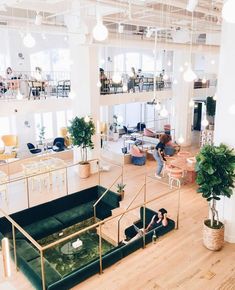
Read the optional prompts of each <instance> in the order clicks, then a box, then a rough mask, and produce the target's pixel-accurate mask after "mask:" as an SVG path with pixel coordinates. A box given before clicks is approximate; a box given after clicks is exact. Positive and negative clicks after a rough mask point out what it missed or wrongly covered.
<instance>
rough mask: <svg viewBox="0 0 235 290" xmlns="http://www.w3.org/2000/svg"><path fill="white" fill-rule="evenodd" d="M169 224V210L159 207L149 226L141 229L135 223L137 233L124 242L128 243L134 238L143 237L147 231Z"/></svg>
mask: <svg viewBox="0 0 235 290" xmlns="http://www.w3.org/2000/svg"><path fill="white" fill-rule="evenodd" d="M167 225H168V219H167V211H166V210H165V209H164V208H161V209H159V211H157V215H154V216H153V217H152V219H151V221H150V223H149V224H148V226H147V227H146V228H145V229H143V228H142V229H139V228H138V227H137V226H136V225H135V224H134V225H133V226H134V228H135V230H136V232H137V234H136V235H135V236H134V237H133V238H132V239H130V240H123V241H122V243H124V244H128V243H130V242H132V241H134V240H137V239H138V238H140V237H142V236H143V235H144V233H147V232H149V231H151V230H153V229H157V228H160V227H166V226H167Z"/></svg>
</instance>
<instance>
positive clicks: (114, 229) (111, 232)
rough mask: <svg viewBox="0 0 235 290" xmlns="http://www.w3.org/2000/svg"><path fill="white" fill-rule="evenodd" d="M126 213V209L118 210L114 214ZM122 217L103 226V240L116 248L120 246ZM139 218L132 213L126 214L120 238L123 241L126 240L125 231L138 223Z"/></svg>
mask: <svg viewBox="0 0 235 290" xmlns="http://www.w3.org/2000/svg"><path fill="white" fill-rule="evenodd" d="M123 211H125V209H124V208H116V209H114V210H113V211H112V212H113V214H118V213H121V212H123ZM119 218H120V217H117V218H114V219H113V220H111V221H108V222H106V223H105V224H104V225H103V226H102V238H103V239H105V240H106V241H108V242H109V243H111V244H112V245H114V246H117V245H118V220H119ZM138 219H139V217H138V216H137V215H135V214H133V213H131V212H128V213H126V214H125V215H124V216H123V217H122V219H121V222H120V237H119V240H120V241H122V240H123V239H124V238H125V234H124V231H125V229H126V228H127V227H129V226H131V225H132V224H133V222H135V221H137V220H138Z"/></svg>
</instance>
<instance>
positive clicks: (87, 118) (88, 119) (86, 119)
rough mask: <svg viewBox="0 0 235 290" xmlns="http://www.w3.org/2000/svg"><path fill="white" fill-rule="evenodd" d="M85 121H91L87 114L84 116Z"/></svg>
mask: <svg viewBox="0 0 235 290" xmlns="http://www.w3.org/2000/svg"><path fill="white" fill-rule="evenodd" d="M84 121H85V122H86V123H88V122H90V117H89V116H88V115H86V116H85V118H84Z"/></svg>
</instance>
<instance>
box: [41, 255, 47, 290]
mask: <svg viewBox="0 0 235 290" xmlns="http://www.w3.org/2000/svg"><path fill="white" fill-rule="evenodd" d="M40 259H41V275H42V290H46V279H45V269H44V257H43V250H41V251H40Z"/></svg>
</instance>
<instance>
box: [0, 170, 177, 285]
mask: <svg viewBox="0 0 235 290" xmlns="http://www.w3.org/2000/svg"><path fill="white" fill-rule="evenodd" d="M143 187H145V190H146V176H145V184H144V185H143V186H142V187H141V189H143ZM177 190H179V189H178V188H177V189H170V190H169V191H168V192H166V193H164V194H162V195H160V196H156V197H154V198H152V199H150V200H148V201H147V200H146V195H147V194H146V192H145V194H144V195H145V198H144V202H142V203H140V204H138V205H136V206H134V207H132V208H130V207H129V208H128V209H126V210H124V211H123V212H121V213H118V214H115V215H113V216H110V217H108V218H106V219H105V220H102V221H99V222H96V223H95V224H93V225H90V226H88V227H86V228H84V229H81V230H79V231H77V232H74V233H72V234H70V235H68V236H66V237H62V238H60V239H59V240H56V241H54V242H52V243H50V244H47V245H45V246H41V245H39V244H38V242H37V241H35V240H34V239H33V238H32V237H31V236H30V235H29V234H28V233H27V232H26V231H25V230H24V229H23V228H22V227H21V226H20V225H18V224H17V223H16V222H15V221H14V220H13V219H12V218H11V217H10V216H9V215H8V214H7V213H6V212H5V211H4V210H3V209H1V208H0V212H1V213H2V214H3V216H4V217H5V218H6V219H7V220H8V221H9V222H10V223H11V224H12V231H13V246H14V260H15V265H16V268H17V248H16V236H15V233H14V230H15V228H17V229H18V230H19V231H20V232H21V233H22V234H23V235H24V236H25V237H26V238H27V239H28V240H29V241H30V242H31V243H32V244H33V245H34V246H35V247H36V248H37V249H38V250H39V251H40V260H41V277H42V289H43V290H46V273H45V266H44V263H45V261H44V259H45V258H44V251H46V250H47V249H50V248H52V247H54V246H56V245H59V244H61V243H63V242H65V241H68V240H70V239H72V238H75V237H77V236H79V235H80V234H82V233H84V232H86V231H88V230H91V229H96V228H98V233H99V263H100V274H101V273H102V272H103V266H102V226H103V225H104V224H105V223H106V222H109V221H111V220H113V219H117V218H118V217H120V218H121V217H122V216H123V215H124V214H127V213H128V212H130V211H133V210H135V209H139V208H140V207H144V213H143V222H144V223H145V207H146V205H147V204H149V203H151V202H153V201H156V200H157V199H159V198H161V197H164V196H166V195H169V194H173V193H174V192H176V191H177ZM178 210H179V207H178ZM178 216H179V213H178V212H177V217H178ZM143 246H144V247H145V235H143Z"/></svg>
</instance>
